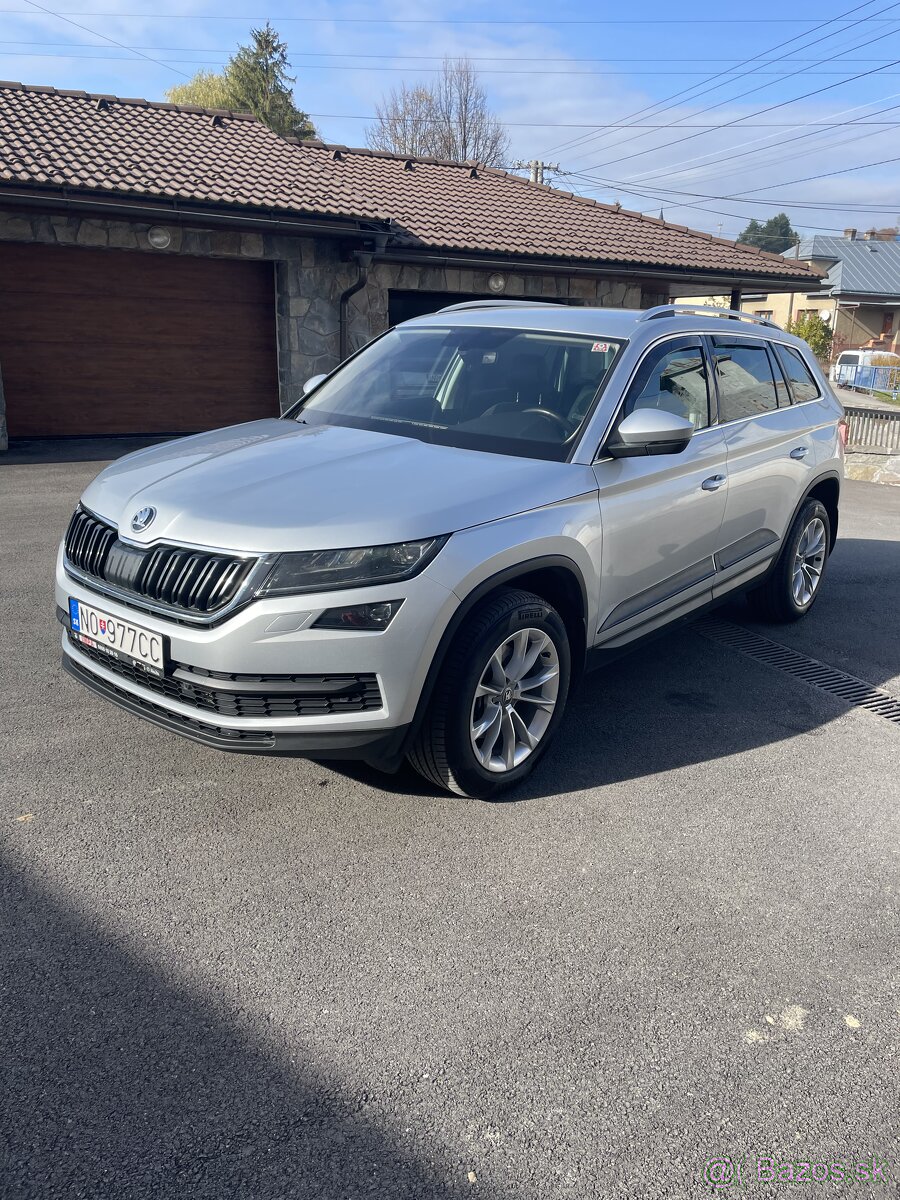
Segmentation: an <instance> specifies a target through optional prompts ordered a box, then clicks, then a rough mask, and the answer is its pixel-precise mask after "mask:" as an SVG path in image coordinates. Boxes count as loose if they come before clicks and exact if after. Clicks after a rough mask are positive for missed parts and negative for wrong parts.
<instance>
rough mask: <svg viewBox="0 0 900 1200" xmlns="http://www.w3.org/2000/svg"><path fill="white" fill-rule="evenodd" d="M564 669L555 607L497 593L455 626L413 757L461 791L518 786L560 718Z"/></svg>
mask: <svg viewBox="0 0 900 1200" xmlns="http://www.w3.org/2000/svg"><path fill="white" fill-rule="evenodd" d="M570 675H571V657H570V652H569V640H568V637H567V636H566V628H565V625H564V624H563V622H562V618H561V617H560V615H559V613H557V611H556V610H555V609H554V608H553V607H552V605H550V604H548V603H547V602H546V601H545V600H542V599H541V597H540V596H536V595H534V594H533V593H531V592H523V591H518V590H515V591H514V590H512V589H506V590H504V591H502V592H498V593H497V594H496V595H495V596H493V597H490V598H489V599H487V600H485V601H484V602H483V603H482V604H481V605H479V606H478V607H477V608H476V609H475V610H474V611H473V612H472V613H471V614H470V615H469V616H468V617H467V618H466V620H465V621H464V622H463V624H462V626H461V627H460V629H459V630H458V632H457V634H456V636H455V638H454V640H453V644H452V645H451V647H450V650H449V652H448V654H447V659H446V662H445V663H444V665H443V668H442V669H441V673H440V676H439V678H438V681H437V685H436V687H435V692H434V697H433V699H432V702H431V704H430V706H429V709H428V712H427V713H426V715H425V719H424V721H423V723H422V728H421V730H420V731H419V735H418V737H417V739H416V743H415V746H414V748H413V750H412V752H411V753H410V756H409V758H410V762H411V763H412V765H413V766H414V767H415V768H416V770H417V771H418V772H419V773H420V774H421V775H424V776H425V778H426V779H428V780H429V781H430V782H431V783H433V784H435V785H436V786H438V787H441V788H444V789H445V790H447V791H450V792H453V793H455V794H456V795H458V796H474V797H479V798H481V799H488V798H489V797H491V796H495V795H497V794H498V793H499V792H501V791H504V790H505V789H506V788H509V787H512V786H513V785H515V784H517V783H521V782H522V780H523V779H525V777H526V776H527V775H529V774H530V773H531V772H532V771H533V770H534V768H535V766H536V765H537V763H538V761H539V760H540V758H541V756H542V755H543V754H544V753H545V751H546V750H547V747H548V746H549V744H550V740H551V738H552V737H553V734H554V733H555V732H556V729H557V726H558V725H559V722H560V721H561V720H562V715H563V711H564V709H565V705H566V699H567V697H568V692H569V679H570Z"/></svg>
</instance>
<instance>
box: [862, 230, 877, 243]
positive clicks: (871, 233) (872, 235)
mask: <svg viewBox="0 0 900 1200" xmlns="http://www.w3.org/2000/svg"><path fill="white" fill-rule="evenodd" d="M863 237H864V238H865V239H866V241H867V242H874V241H875V239H876V238H877V237H878V230H877V229H867V230H866V232H865V233H864V234H863Z"/></svg>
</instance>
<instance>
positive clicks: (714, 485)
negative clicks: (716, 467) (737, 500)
mask: <svg viewBox="0 0 900 1200" xmlns="http://www.w3.org/2000/svg"><path fill="white" fill-rule="evenodd" d="M724 482H725V476H724V475H710V477H709V479H704V480H703V482H702V483H701V484H700V486H701V487H702V488H703V490H704V492H717V491H718V490H719V488H720V487H721V486H722V484H723V483H724Z"/></svg>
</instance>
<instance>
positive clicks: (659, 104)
mask: <svg viewBox="0 0 900 1200" xmlns="http://www.w3.org/2000/svg"><path fill="white" fill-rule="evenodd" d="M870 3H872V0H863V3H862V4H858V5H857V6H856V7H855V8H851V9H848V10H847V11H846V12H844V13H841V14H840V16H839V17H833V18H831V19H830V20H828V21H823V22H820V23H819V24H818V25H814V26H813V27H812V29H807V30H805V31H804V32H803V33H799V34H795V36H794V37H792V38H789V39H788V40H787V41H782V42H779V43H778V44H777V45H775V46H772V47H770V48H769V49H768V50H763V51H760V52H759V53H758V54H754V55H753V56H752V57H750V58H747V59H744V60H743V62H742V63H741V64H740V65H741V66H749V65H750V64H751V63H756V64H757V66H759V65H760V60H763V59H767V56H768V55H771V54H773V53H774V52H775V51H776V50H782V49H784V48H785V47H786V46H791V45H793V44H794V43H795V42H799V41H802V40H803V39H804V38H807V37H809V36H810V35H811V34H813V33H818V32H819V30H821V29H826V28H827V27H828V26H829V25H836V24H839V23H842V22H844V21H845V20H848V19H849V18H850V17H851V16H852V15H853V14H854V13H856V12H859V10H860V9H862V8H866V7H868V5H869V4H870ZM870 19H872V18H869V17H860V18H856V19H855V20H854V21H852V22H851V24H850V28H853V27H854V26H855V25H857V24H860V23H861V22H862V21H864V20H870ZM834 32H844V30H837V31H834ZM834 32H832V33H830V34H826V35H825V37H823V38H819V39H818V40H817V41H816V42H813V43H811V44H812V45H817V44H818V42H819V41H824V40H827V39H828V38H829V37H833V36H834ZM798 48H799V49H803V50H806V49H808V46H806V45H804V46H802V47H798ZM789 53H793V51H791V52H789ZM780 57H781V58H786V57H788V55H787V54H783V55H781V56H780ZM775 61H776V62H777V61H778V59H776V60H775ZM753 70H754V68H752V67H751V68H750V70H749V71H747V72H746V73H745V74H748V75H749V74H752V73H753ZM723 74H725V72H722V71H719V72H717V73H716V74H714V75H710V76H709V77H708V78H707V79H705V80H702V81H701V83H700V84H694V85H693V86H692V87H688V88H682V89H681V91H680V92H673V93H672V94H671V95H670V96H666V97H665V98H664V99H663V100H658V101H655V102H654V103H653V104H649V105H645V106H644V108H641V109H638V110H637V112H634V113H631V114H630V117H640V116H646V115H648V114H650V113H654V112H655V114H656V115H659V113H660V112H668V111H670V110H671V109H673V108H674V107H675V104H674V103H673V102H674V101H676V100H678V99H680V98H682V97H685V96H687V95H688V94H689V93H691V92H693V93H695V95H694V96H693V97H691V98H692V99H695V100H696V99H697V98H698V97H699V96H705V95H707V93H709V92H711V91H715V90H716V89H717V87H720V86H721V84H716V82H715V81H716V80H717V79H721V78H722V75H723ZM704 83H708V84H711V85H712V86H711V87H708V88H706V89H705V90H704V91H700V92H698V91H697V88H698V87H701V86H702V84H704ZM604 136H605V134H604V133H603V132H599V133H597V134H595V136H594V137H590V136H588V137H585V136H584V135H582V136H581V137H579V138H575V139H572V140H570V141H569V142H566V143H563V144H562V145H559V146H552V147H551V148H550V149H551V150H557V149H560V150H564V149H570V148H573V147H574V146H577V145H585V144H587V143H588V142H591V141H598V140H599V139H601V138H602V137H604ZM639 136H640V135H639ZM614 144H616V143H614Z"/></svg>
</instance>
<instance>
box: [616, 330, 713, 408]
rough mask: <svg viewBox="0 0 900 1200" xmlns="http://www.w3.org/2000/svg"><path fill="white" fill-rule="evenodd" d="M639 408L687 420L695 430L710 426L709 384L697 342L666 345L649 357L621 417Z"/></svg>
mask: <svg viewBox="0 0 900 1200" xmlns="http://www.w3.org/2000/svg"><path fill="white" fill-rule="evenodd" d="M638 408H658V409H661V410H662V411H663V412H671V413H676V414H677V415H678V416H679V417H687V419H688V420H689V421H690V422H691V423H692V424H693V426H694V428H695V429H705V428H706V427H707V425H709V384H708V380H707V374H706V365H705V362H704V358H703V350H702V349H701V347H700V343H699V342H698V341H696V340H695V339H680V340H679V341H678V342H676V343H674V344H673V343H672V342H664V343H663V344H662V345H661V346H658V347H657V348H656V350H652V351H651V352H650V353H649V354H648V355H647V357H646V358H645V359H644V361H643V363H642V364H641V367H640V370H639V371H638V375H637V378H636V379H635V381H634V383H633V384H632V385H631V389H630V391H629V392H628V395H627V396H626V398H625V404H624V405H623V407H622V416H623V417H627V416H628V414H629V413H632V412H634V411H635V409H638Z"/></svg>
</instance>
